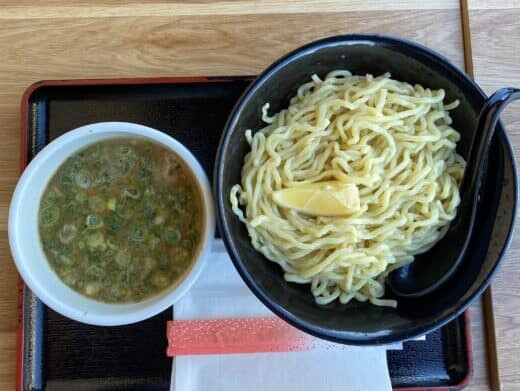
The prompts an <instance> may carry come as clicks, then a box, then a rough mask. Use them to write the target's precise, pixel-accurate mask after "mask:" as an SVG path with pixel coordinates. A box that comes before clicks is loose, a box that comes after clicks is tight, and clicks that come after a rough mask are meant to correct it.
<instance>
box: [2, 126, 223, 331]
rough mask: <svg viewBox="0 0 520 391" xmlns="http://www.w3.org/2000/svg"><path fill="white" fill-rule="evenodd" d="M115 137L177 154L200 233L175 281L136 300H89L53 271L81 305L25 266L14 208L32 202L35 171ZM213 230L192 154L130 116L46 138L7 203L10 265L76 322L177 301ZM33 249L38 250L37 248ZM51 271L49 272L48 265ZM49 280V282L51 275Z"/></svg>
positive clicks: (152, 311) (113, 319) (146, 313)
mask: <svg viewBox="0 0 520 391" xmlns="http://www.w3.org/2000/svg"><path fill="white" fill-rule="evenodd" d="M118 137H138V138H144V139H147V140H151V141H153V142H156V143H159V144H160V145H162V146H164V147H165V148H167V149H169V150H170V151H172V152H174V153H175V154H176V155H177V156H179V157H180V158H181V159H182V160H183V162H184V163H185V164H186V165H187V166H188V168H189V169H190V170H191V172H192V175H193V178H194V179H195V182H196V184H197V187H198V191H199V192H200V197H201V202H202V203H203V205H204V209H205V210H204V212H205V213H204V231H203V236H202V240H201V243H200V247H199V250H198V254H197V257H196V259H195V260H194V261H193V263H192V265H191V267H190V269H189V270H188V271H187V272H186V274H185V275H184V276H183V278H182V279H181V280H180V281H177V282H176V283H175V284H172V285H171V286H170V287H169V288H168V289H166V290H164V291H162V292H160V293H158V294H157V295H154V296H151V297H150V298H146V299H145V300H143V301H140V302H136V303H133V302H132V303H106V302H101V301H98V300H94V299H91V298H88V297H86V296H84V295H81V294H80V293H78V292H76V291H74V290H73V289H72V288H70V287H68V286H67V285H66V284H65V283H64V282H63V281H61V279H60V278H59V277H58V276H57V275H55V276H54V277H55V280H56V281H59V284H61V285H62V286H63V287H65V288H66V289H67V290H69V291H70V295H71V296H75V297H78V296H76V295H79V296H81V297H82V298H83V299H82V302H84V303H87V305H82V306H81V308H80V307H77V306H74V305H73V304H72V303H71V302H72V301H74V299H71V298H70V296H69V295H67V297H58V295H57V294H55V293H54V292H53V289H49V288H48V287H47V286H46V284H45V283H46V282H47V283H48V282H49V281H47V280H45V279H44V278H43V276H41V275H40V274H39V272H38V271H34V270H31V268H30V267H29V261H28V260H27V259H26V256H27V254H26V251H25V250H23V249H24V248H27V247H31V246H29V244H28V241H27V240H24V239H23V238H21V237H19V235H20V231H21V228H20V226H21V225H23V224H25V223H24V221H23V220H20V218H19V217H18V216H19V215H20V210H21V208H23V206H24V205H25V202H27V201H30V200H31V198H32V201H33V202H34V192H31V191H30V187H31V183H32V181H31V178H34V176H35V175H38V176H40V177H41V176H42V175H43V177H44V178H45V179H44V181H45V183H48V181H49V180H50V179H51V178H52V176H53V175H54V173H55V172H56V170H57V169H58V168H59V167H60V166H61V165H62V164H63V162H64V161H65V160H66V159H67V158H68V157H69V156H71V155H72V154H74V153H76V152H78V151H79V150H82V149H84V148H86V147H87V146H89V145H92V144H94V143H96V142H99V141H100V140H106V139H113V138H118ZM68 145H72V146H71V147H69V148H70V149H72V150H71V151H70V152H69V153H65V154H63V155H62V156H60V153H61V150H62V148H63V147H64V146H65V147H67V146H68ZM49 162H51V163H49ZM43 163H46V164H49V165H50V166H51V168H50V169H47V170H45V173H41V172H39V171H40V168H39V167H40V165H41V164H43ZM43 192H44V189H38V190H37V194H38V200H37V202H38V205H39V202H40V199H39V197H40V196H41V194H43ZM31 193H32V194H31ZM214 232H215V209H214V204H213V198H212V191H211V185H210V182H209V180H208V177H207V175H206V173H205V172H204V169H203V168H202V166H201V165H200V163H199V162H198V160H197V159H196V158H195V156H194V155H193V154H192V153H191V152H190V150H189V149H188V148H187V147H185V146H184V145H183V144H182V143H180V142H179V141H177V140H176V139H175V138H173V137H171V136H170V135H168V134H166V133H163V132H161V131H159V130H157V129H154V128H151V127H148V126H145V125H141V124H137V123H131V122H117V121H107V122H96V123H91V124H87V125H83V126H80V127H78V128H75V129H72V130H69V131H67V132H66V133H64V134H63V135H61V136H59V137H58V138H56V139H55V140H53V141H51V142H50V143H49V144H47V145H46V146H45V147H44V148H43V149H42V150H41V151H40V152H39V153H38V154H37V155H36V156H35V157H34V158H33V159H32V160H31V161H30V162H29V164H28V165H27V166H26V167H25V169H24V171H23V173H22V175H21V176H20V178H19V180H18V182H17V184H16V187H15V190H14V192H13V195H12V198H11V203H10V206H9V218H8V237H9V246H10V250H11V255H12V257H13V260H14V262H15V265H16V267H17V269H18V272H19V273H20V275H21V277H22V279H23V281H24V282H25V284H26V285H27V286H28V287H29V289H31V290H32V291H33V292H34V294H35V295H36V296H37V297H38V298H39V299H40V300H41V301H42V302H43V303H45V304H46V305H47V306H48V307H50V308H52V309H53V310H54V311H56V312H58V313H60V314H62V315H64V316H66V317H68V318H70V319H73V320H76V321H78V322H82V323H86V324H92V325H99V326H118V325H125V324H130V323H135V322H138V321H141V320H145V319H148V318H150V317H152V316H154V315H156V314H158V313H160V312H162V311H164V310H166V309H167V308H168V307H170V306H171V305H172V304H174V303H175V302H177V301H178V300H179V299H180V298H181V297H182V296H184V295H185V294H186V292H187V291H188V290H189V288H190V287H191V286H192V285H193V283H194V282H195V281H196V279H197V278H198V277H199V275H200V273H201V272H202V270H203V268H204V266H205V263H206V259H207V256H208V253H209V251H210V250H211V245H212V243H213V240H214ZM36 246H40V244H39V240H38V241H37V242H36ZM33 248H34V246H33ZM34 251H37V252H38V251H41V248H39V249H38V250H34ZM42 254H43V253H42ZM43 255H44V254H43ZM44 262H47V260H44ZM51 270H52V268H51ZM53 273H54V274H55V272H54V271H53ZM53 282H55V281H54V278H53ZM90 305H92V306H99V307H103V308H104V309H106V310H107V311H108V310H109V309H113V310H116V309H117V311H108V313H103V314H101V313H97V312H96V311H95V310H92V308H91V307H90Z"/></svg>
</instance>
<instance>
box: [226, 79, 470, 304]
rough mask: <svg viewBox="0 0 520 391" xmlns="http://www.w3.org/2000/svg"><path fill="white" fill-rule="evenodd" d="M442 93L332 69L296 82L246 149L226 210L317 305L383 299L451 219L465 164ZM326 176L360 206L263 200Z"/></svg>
mask: <svg viewBox="0 0 520 391" xmlns="http://www.w3.org/2000/svg"><path fill="white" fill-rule="evenodd" d="M443 100H444V90H437V91H432V90H430V89H428V88H424V87H422V86H421V85H415V86H412V85H411V84H408V83H404V82H400V81H397V80H393V79H391V77H390V74H385V75H382V76H379V77H373V76H372V75H365V76H353V75H352V74H351V73H350V72H348V71H344V70H337V71H333V72H331V73H329V74H328V75H327V76H326V77H325V79H324V80H321V79H320V78H319V77H318V76H317V75H313V76H312V80H311V81H309V82H308V83H306V84H304V85H302V86H301V87H300V88H299V89H298V92H297V94H296V96H294V97H293V98H292V99H291V101H290V105H289V107H288V108H287V109H285V110H282V111H280V112H279V113H277V114H275V115H274V116H272V117H269V116H268V114H267V110H268V108H269V104H266V105H265V106H264V108H263V120H264V122H266V123H267V126H266V127H264V128H263V129H261V130H259V131H257V132H256V133H254V134H253V133H252V131H251V130H247V131H246V132H245V137H246V139H247V142H248V143H249V144H250V146H251V152H249V153H248V154H247V155H246V157H245V159H244V165H243V168H242V183H241V184H237V185H235V186H233V188H232V189H231V193H230V201H231V205H232V208H233V211H234V213H235V214H236V215H237V216H238V217H239V218H240V220H241V221H242V222H243V223H244V224H245V225H246V227H247V230H248V232H249V235H250V237H251V243H252V245H253V246H254V247H255V249H257V250H258V251H260V252H261V253H262V254H263V255H264V256H265V257H266V258H267V259H269V260H271V261H273V262H276V263H278V264H279V265H280V266H281V267H282V269H283V270H284V272H285V273H284V277H285V279H286V280H287V281H290V282H295V283H301V284H310V288H311V291H312V294H313V295H314V297H315V299H316V302H317V303H319V304H327V303H329V302H332V301H334V300H336V299H339V301H340V302H341V303H347V302H349V301H350V300H352V299H356V300H359V301H366V300H369V301H370V302H371V303H372V304H375V305H383V306H391V307H395V306H396V305H397V303H396V302H395V300H388V299H382V297H383V296H384V293H385V284H384V280H385V277H386V276H387V275H388V273H389V272H390V271H392V270H394V269H396V268H398V267H400V266H403V265H405V264H407V263H410V262H412V261H413V259H414V255H415V254H419V253H421V252H424V251H426V250H428V249H429V248H431V247H432V246H433V245H434V244H435V243H436V242H437V241H438V240H439V239H441V237H442V235H443V234H444V233H445V232H446V229H447V227H448V225H449V223H450V221H452V220H453V218H454V217H455V215H456V212H457V206H458V204H459V202H460V197H459V190H458V186H459V184H460V181H461V179H462V175H463V172H464V166H465V162H464V160H463V159H462V157H460V156H459V155H458V154H457V153H456V152H455V147H456V143H457V141H459V138H460V135H459V133H458V132H457V131H456V130H454V129H453V128H452V127H451V126H450V125H451V123H452V120H451V118H450V115H449V113H448V110H452V109H454V108H455V107H457V105H458V101H455V102H453V103H451V104H447V105H446V104H444V103H443ZM328 181H335V182H336V183H338V182H340V183H345V184H354V185H356V187H357V189H358V191H359V199H360V208H359V210H356V211H355V212H353V213H352V214H350V215H344V216H326V215H323V216H320V215H318V216H311V215H308V214H303V213H301V212H298V211H297V210H295V209H291V208H284V207H281V206H279V205H278V204H276V203H275V202H273V197H272V193H273V192H274V191H276V190H281V189H287V188H294V187H298V186H305V185H308V184H310V183H319V182H328Z"/></svg>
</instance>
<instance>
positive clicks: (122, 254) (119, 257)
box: [114, 250, 132, 267]
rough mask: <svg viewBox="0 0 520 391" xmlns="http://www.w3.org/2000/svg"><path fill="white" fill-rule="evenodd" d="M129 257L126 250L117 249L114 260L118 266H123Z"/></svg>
mask: <svg viewBox="0 0 520 391" xmlns="http://www.w3.org/2000/svg"><path fill="white" fill-rule="evenodd" d="M131 258H132V257H131V256H130V254H129V253H128V252H127V251H125V250H119V251H118V252H117V253H116V256H115V258H114V260H115V261H116V263H117V265H118V266H119V267H125V266H127V265H128V264H129V263H130V259H131Z"/></svg>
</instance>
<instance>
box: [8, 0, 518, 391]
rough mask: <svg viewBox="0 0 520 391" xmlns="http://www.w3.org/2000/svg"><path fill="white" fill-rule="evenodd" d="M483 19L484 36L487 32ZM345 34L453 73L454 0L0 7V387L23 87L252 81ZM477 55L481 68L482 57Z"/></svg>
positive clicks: (478, 336)
mask: <svg viewBox="0 0 520 391" xmlns="http://www.w3.org/2000/svg"><path fill="white" fill-rule="evenodd" d="M479 4H480V3H479ZM479 7H481V8H482V7H483V6H482V5H480V6H479ZM483 12H484V11H483ZM485 12H487V11H485ZM472 16H473V14H472ZM486 23H489V24H490V25H489V26H487V25H483V27H482V28H484V29H485V30H486V31H487V30H489V29H491V28H492V26H493V25H494V23H493V21H492V20H490V19H486ZM439 26H442V28H439ZM354 32H378V33H386V34H393V35H398V36H401V37H404V38H409V39H413V40H416V41H419V42H421V43H423V44H425V45H427V46H430V47H431V48H433V49H435V50H438V51H439V52H441V53H442V54H443V55H445V56H447V57H448V58H450V59H451V60H452V61H453V62H454V63H455V64H457V65H458V66H460V67H461V68H462V67H463V65H464V60H463V54H462V53H463V50H462V33H461V28H460V19H459V9H458V1H457V0H435V1H418V0H402V1H393V0H381V1H377V0H352V1H348V2H346V1H332V0H329V1H323V0H320V1H311V0H303V1H296V0H285V1H281V0H277V1H275V0H260V1H256V2H253V1H249V0H230V1H212V0H196V1H194V0H191V1H180V0H176V1H172V2H168V3H167V2H154V1H142V0H130V1H124V2H122V1H119V0H92V1H88V2H87V1H74V0H69V1H64V0H47V1H46V2H45V3H42V2H37V1H31V0H19V1H17V2H16V3H14V2H12V1H9V0H0V53H2V59H1V61H0V139H1V140H2V142H1V143H0V270H1V271H0V319H1V320H0V389H2V390H4V389H5V390H10V389H13V387H14V370H15V360H14V357H15V350H16V347H15V343H16V341H15V336H16V292H17V290H16V287H17V274H16V270H15V267H14V265H13V263H12V260H11V257H10V255H9V249H8V243H7V212H8V203H9V200H10V196H11V193H12V190H13V188H14V185H15V183H16V180H17V178H18V161H19V155H18V154H19V152H18V150H19V134H18V132H19V102H20V97H21V94H22V93H23V91H24V89H25V88H26V87H27V86H28V85H30V84H31V83H33V82H35V81H37V80H41V79H66V78H102V77H107V78H110V77H146V76H151V77H153V76H185V75H230V74H254V73H257V72H259V71H260V70H262V69H263V68H264V67H265V66H266V65H268V64H269V63H270V62H271V61H272V60H274V59H275V58H277V57H279V56H280V55H282V54H284V53H285V52H287V51H288V50H291V49H293V48H294V47H296V46H298V45H300V44H302V43H305V42H308V41H311V40H314V39H318V38H321V37H324V36H328V35H333V34H341V33H354ZM497 39H498V38H497ZM477 49H478V45H477V44H476V43H474V50H477ZM497 50H499V49H497ZM501 54H502V57H503V58H506V59H509V60H510V59H511V57H510V54H509V57H508V54H507V53H501ZM479 58H481V59H482V61H484V62H485V61H490V60H489V58H488V57H487V54H485V53H484V55H483V56H481V57H479ZM517 64H518V61H517ZM517 67H518V65H517ZM516 69H517V72H518V68H516ZM509 72H511V70H509ZM484 77H487V75H484ZM488 87H489V88H492V86H488ZM515 142H517V144H516V145H520V140H518V139H516V141H515ZM515 243H518V241H516V242H515ZM513 247H514V246H513ZM518 251H519V250H515V251H512V252H510V257H511V256H513V257H514V254H515V253H516V255H518ZM512 254H513V255H512ZM508 262H511V261H509V260H508ZM502 278H505V277H502ZM510 285H511V284H510ZM495 289H497V288H495ZM519 312H520V311H519V310H518V309H517V310H516V314H518V313H519ZM501 313H502V312H501ZM510 313H511V312H510ZM512 313H515V312H512ZM513 318H514V317H513ZM517 321H518V315H517V316H516V318H515V320H514V322H511V324H512V325H513V326H514V325H515V324H516V325H517V323H515V322H517ZM481 322H482V319H481V311H480V307H479V306H478V304H477V306H476V307H475V308H474V309H473V311H472V328H473V342H474V345H473V346H474V355H475V362H474V368H475V373H474V382H473V384H472V385H471V386H470V387H469V389H470V390H479V391H480V390H486V389H487V386H486V384H487V378H486V370H485V362H484V361H483V358H484V357H485V353H484V352H485V350H484V349H485V347H484V345H483V338H482V323H481ZM515 327H516V326H515ZM504 335H505V336H504ZM509 335H510V336H511V337H510V336H509ZM513 337H518V327H516V328H511V329H504V332H503V334H501V335H500V336H499V338H503V340H504V341H506V343H507V341H509V340H510V338H513ZM517 339H518V338H517ZM516 352H517V353H519V352H520V349H517V350H516ZM502 362H503V365H506V366H510V367H511V368H512V366H513V365H514V364H515V361H514V360H511V361H506V362H504V360H502ZM505 373H507V374H510V373H513V375H514V374H515V373H516V372H514V369H511V370H509V371H506V372H505Z"/></svg>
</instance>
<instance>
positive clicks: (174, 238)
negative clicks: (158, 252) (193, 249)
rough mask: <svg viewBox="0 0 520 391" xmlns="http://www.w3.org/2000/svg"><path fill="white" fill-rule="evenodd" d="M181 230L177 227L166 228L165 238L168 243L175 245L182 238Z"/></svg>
mask: <svg viewBox="0 0 520 391" xmlns="http://www.w3.org/2000/svg"><path fill="white" fill-rule="evenodd" d="M181 237H182V235H181V232H180V231H179V230H178V229H176V228H171V227H168V228H166V229H165V230H164V233H163V239H164V241H165V242H166V244H168V245H170V246H173V245H175V244H177V243H179V241H180V240H181Z"/></svg>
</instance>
